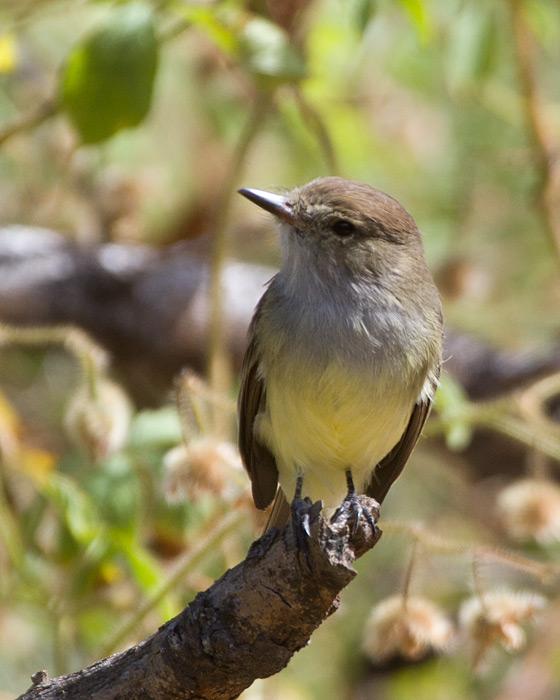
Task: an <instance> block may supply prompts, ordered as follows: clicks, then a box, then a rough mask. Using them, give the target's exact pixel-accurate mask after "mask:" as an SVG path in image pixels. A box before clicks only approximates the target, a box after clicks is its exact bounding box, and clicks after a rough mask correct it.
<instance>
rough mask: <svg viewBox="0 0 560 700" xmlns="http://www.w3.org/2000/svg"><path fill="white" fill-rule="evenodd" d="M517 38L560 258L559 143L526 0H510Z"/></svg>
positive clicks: (542, 202)
mask: <svg viewBox="0 0 560 700" xmlns="http://www.w3.org/2000/svg"><path fill="white" fill-rule="evenodd" d="M510 8H511V17H512V24H513V38H514V48H515V57H516V59H517V70H518V74H519V83H520V87H521V97H522V101H523V108H524V111H525V115H526V116H525V118H526V122H527V128H528V130H529V134H530V136H531V140H532V143H533V152H534V158H535V162H536V165H537V168H538V173H539V185H538V191H537V203H538V207H539V210H540V213H541V216H542V219H543V222H544V225H545V227H546V230H547V232H548V234H549V237H550V239H551V242H552V244H553V246H554V249H555V251H556V255H557V257H558V261H559V262H560V160H559V157H558V155H559V144H558V143H556V141H555V140H554V138H553V137H552V133H551V129H550V128H549V126H548V124H547V120H546V118H545V105H544V104H543V101H542V99H541V97H540V95H539V90H538V87H537V79H536V75H535V72H536V71H535V58H534V53H535V51H534V49H535V47H534V41H533V37H532V36H531V31H530V29H529V27H528V26H527V22H526V19H525V14H524V8H523V2H522V0H510Z"/></svg>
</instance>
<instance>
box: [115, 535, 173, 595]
mask: <svg viewBox="0 0 560 700" xmlns="http://www.w3.org/2000/svg"><path fill="white" fill-rule="evenodd" d="M110 534H111V543H112V545H113V547H114V549H115V551H116V552H119V553H120V554H121V555H122V556H123V557H124V558H125V559H126V561H127V563H128V566H129V568H130V572H131V574H132V577H133V578H134V580H135V581H136V583H137V584H138V585H139V586H140V588H142V590H144V591H150V590H153V589H154V588H155V587H156V586H157V585H158V584H159V583H160V581H162V580H163V579H164V578H165V574H164V571H163V569H162V568H161V566H160V565H159V564H158V562H157V561H156V559H155V558H154V557H153V556H152V555H151V554H150V553H149V552H148V551H147V550H146V549H144V548H143V547H142V546H141V545H139V544H138V543H137V542H136V541H135V539H134V537H133V536H131V535H130V534H129V533H125V532H123V531H122V530H119V529H117V528H115V529H113V530H111V533H110Z"/></svg>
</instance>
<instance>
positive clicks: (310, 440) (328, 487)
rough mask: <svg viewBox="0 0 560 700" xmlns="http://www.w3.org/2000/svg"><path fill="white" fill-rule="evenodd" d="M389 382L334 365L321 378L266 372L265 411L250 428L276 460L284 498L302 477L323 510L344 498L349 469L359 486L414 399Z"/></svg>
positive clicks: (392, 439)
mask: <svg viewBox="0 0 560 700" xmlns="http://www.w3.org/2000/svg"><path fill="white" fill-rule="evenodd" d="M395 384H398V382H395V380H394V379H391V378H371V379H370V378H368V377H367V376H366V377H365V379H364V376H363V373H360V374H358V373H353V374H352V373H349V372H348V370H347V369H345V368H341V367H340V366H336V365H329V366H328V367H327V369H326V370H325V371H324V372H322V373H321V374H320V375H317V374H315V373H313V372H298V373H297V374H294V373H292V372H280V371H276V372H272V373H271V374H270V375H269V376H267V411H266V412H265V413H262V414H260V415H259V416H258V417H257V422H256V425H255V428H256V430H257V433H258V436H259V438H260V439H261V440H262V441H263V442H265V443H266V444H267V446H268V447H269V449H270V450H271V451H272V453H273V454H274V456H275V458H276V461H277V465H278V472H279V481H280V485H281V486H282V488H283V489H284V491H285V493H286V496H287V497H288V500H291V498H292V496H293V493H294V489H295V482H296V477H297V476H298V475H300V474H301V475H303V476H304V479H303V495H304V496H305V495H307V496H309V497H310V498H312V499H313V500H318V499H321V500H322V501H323V503H324V505H325V506H327V507H336V506H338V505H339V504H340V502H341V501H342V499H343V498H344V496H345V493H346V480H345V471H346V469H348V468H351V469H352V475H353V477H354V483H355V485H356V488H357V489H358V491H361V490H363V488H364V487H365V485H366V483H367V482H368V481H369V478H370V475H371V472H372V470H373V468H374V467H375V465H376V464H377V463H378V462H379V461H380V460H381V459H382V458H383V457H384V456H385V455H386V454H387V452H389V450H390V449H391V448H392V447H393V446H394V445H395V444H396V443H397V442H398V440H399V439H400V437H401V435H402V433H403V432H404V429H405V427H406V424H407V423H408V419H409V417H410V414H411V412H412V408H413V405H414V402H415V399H416V396H415V394H414V391H412V392H411V390H410V387H408V390H407V387H405V386H398V385H395Z"/></svg>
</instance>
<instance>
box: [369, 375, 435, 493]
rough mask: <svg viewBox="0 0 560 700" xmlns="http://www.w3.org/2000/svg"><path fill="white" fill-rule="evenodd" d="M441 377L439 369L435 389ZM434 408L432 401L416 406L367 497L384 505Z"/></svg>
mask: <svg viewBox="0 0 560 700" xmlns="http://www.w3.org/2000/svg"><path fill="white" fill-rule="evenodd" d="M438 377H439V367H438V369H437V372H436V375H435V376H434V377H433V384H434V389H435V386H436V385H437V379H438ZM431 408H432V402H431V401H430V400H426V401H422V402H418V403H417V404H416V405H415V406H414V410H413V411H412V415H411V416H410V420H409V421H408V425H407V426H406V430H405V431H404V433H403V434H402V437H401V439H400V440H399V441H398V442H397V444H396V445H395V446H394V447H393V449H392V450H391V451H390V452H389V453H388V454H386V455H385V457H383V459H382V460H381V462H379V464H378V465H377V466H376V467H375V469H374V470H373V473H372V475H371V480H370V482H369V484H368V485H367V487H366V495H368V496H370V497H371V498H375V500H376V501H377V502H378V503H382V502H383V499H384V498H385V496H386V495H387V492H388V491H389V489H390V488H391V486H392V485H393V483H394V482H395V481H396V480H397V479H398V477H399V476H400V473H401V472H402V470H403V469H404V467H405V464H406V463H407V462H408V458H409V457H410V453H411V452H412V450H413V449H414V446H415V445H416V443H417V441H418V438H419V437H420V433H421V432H422V428H423V427H424V423H425V422H426V419H427V417H428V415H429V413H430V410H431Z"/></svg>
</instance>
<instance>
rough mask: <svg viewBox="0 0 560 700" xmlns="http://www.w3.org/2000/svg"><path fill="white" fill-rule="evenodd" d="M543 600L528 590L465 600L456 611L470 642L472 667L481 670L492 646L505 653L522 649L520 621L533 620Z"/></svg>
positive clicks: (497, 592) (523, 634)
mask: <svg viewBox="0 0 560 700" xmlns="http://www.w3.org/2000/svg"><path fill="white" fill-rule="evenodd" d="M545 604H546V600H545V599H544V598H543V597H542V596H540V595H537V594H536V593H531V592H529V591H516V592H515V591H493V592H491V593H485V594H484V599H483V601H481V599H480V598H479V597H476V596H475V597H472V598H469V599H468V600H466V601H465V602H464V603H463V605H462V606H461V610H460V612H459V622H460V624H461V627H462V628H463V629H464V630H465V631H466V633H467V634H468V636H469V637H470V639H471V643H472V647H473V649H472V652H473V666H474V668H475V669H477V670H482V667H483V665H484V662H486V661H487V654H488V652H489V651H490V649H491V648H492V647H493V646H494V645H495V644H501V645H502V646H503V647H504V648H505V649H506V650H507V651H509V652H513V651H517V650H519V649H521V648H522V647H523V645H524V644H525V630H524V629H523V628H522V627H521V624H520V623H521V622H529V621H531V620H534V618H535V617H536V616H537V614H538V613H539V612H540V611H541V610H542V609H543V608H544V606H545Z"/></svg>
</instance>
